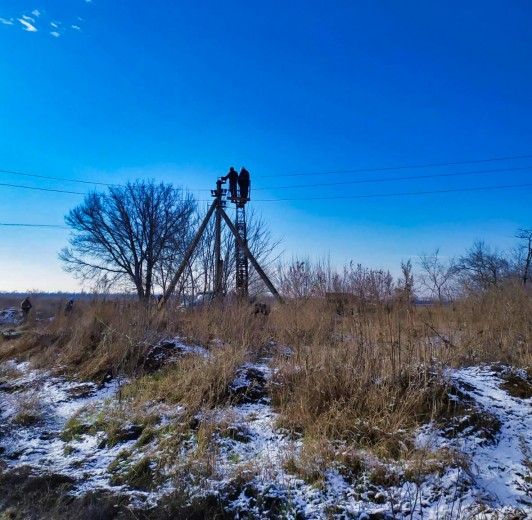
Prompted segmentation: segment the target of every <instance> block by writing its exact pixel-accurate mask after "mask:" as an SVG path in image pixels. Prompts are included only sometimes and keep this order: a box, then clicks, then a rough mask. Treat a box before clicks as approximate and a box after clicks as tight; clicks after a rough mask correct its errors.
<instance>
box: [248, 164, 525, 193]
mask: <svg viewBox="0 0 532 520" xmlns="http://www.w3.org/2000/svg"><path fill="white" fill-rule="evenodd" d="M530 169H532V166H522V167H519V168H500V169H497V170H477V171H474V172H460V173H435V174H432V175H411V176H408V177H387V178H384V179H362V180H356V181H340V182H325V183H315V184H295V185H292V186H273V187H271V188H254V189H253V191H262V190H285V189H290V188H316V187H321V186H341V185H346V184H366V183H373V182H386V181H405V180H412V179H434V178H437V177H459V176H463V175H476V174H479V173H496V172H509V171H518V170H530Z"/></svg>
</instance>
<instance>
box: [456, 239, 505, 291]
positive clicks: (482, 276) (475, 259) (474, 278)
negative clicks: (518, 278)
mask: <svg viewBox="0 0 532 520" xmlns="http://www.w3.org/2000/svg"><path fill="white" fill-rule="evenodd" d="M456 268H457V273H458V277H459V280H460V283H461V284H462V286H463V287H464V288H465V289H466V290H467V291H468V292H473V293H478V292H481V291H485V290H487V289H490V288H492V287H497V286H499V285H500V284H501V283H503V282H504V281H505V280H507V279H508V277H509V274H510V263H509V262H508V259H507V258H506V257H505V256H504V255H503V254H502V253H500V252H498V251H496V250H491V248H490V247H489V246H487V245H486V244H485V243H484V242H475V244H474V245H473V247H472V248H471V249H469V251H468V252H467V254H466V255H465V256H462V257H460V259H459V260H458V262H457V264H456Z"/></svg>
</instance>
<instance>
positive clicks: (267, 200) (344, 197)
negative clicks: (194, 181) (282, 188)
mask: <svg viewBox="0 0 532 520" xmlns="http://www.w3.org/2000/svg"><path fill="white" fill-rule="evenodd" d="M529 186H532V183H529V184H507V185H501V186H483V187H475V188H450V189H447V190H430V191H409V192H402V193H375V194H370V195H332V196H330V197H293V198H290V197H288V198H281V199H253V200H254V201H255V202H281V201H289V200H294V201H295V200H301V201H304V200H340V199H371V198H377V197H402V196H405V195H430V194H435V193H457V192H466V191H487V190H502V189H508V188H524V187H529Z"/></svg>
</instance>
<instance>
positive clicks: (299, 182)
mask: <svg viewBox="0 0 532 520" xmlns="http://www.w3.org/2000/svg"><path fill="white" fill-rule="evenodd" d="M531 15H532V5H531V4H530V3H529V2H524V1H510V2H506V3H504V5H502V4H501V3H500V2H495V1H483V2H480V1H476V0H473V1H471V2H467V3H465V4H464V3H463V2H462V3H459V2H450V3H446V4H445V5H443V4H442V5H438V4H435V3H432V2H425V3H419V2H406V3H405V2H400V1H399V0H397V1H396V0H393V1H391V2H381V1H377V2H367V3H363V2H350V1H332V2H328V3H327V4H319V3H315V2H310V3H309V2H303V1H302V0H301V1H299V0H297V1H295V2H288V3H286V2H280V1H277V0H273V1H272V2H268V3H262V4H259V3H257V2H244V1H229V2H224V3H223V4H220V3H219V2H214V1H212V0H211V1H201V0H200V1H199V2H195V3H193V4H188V5H187V4H183V3H181V2H176V3H171V2H163V1H161V0H155V1H154V2H151V3H150V4H149V5H148V4H146V3H145V2H139V1H136V0H129V1H128V2H125V1H124V0H118V1H116V2H104V1H101V0H92V1H91V2H88V1H87V0H71V1H70V2H64V1H60V0H41V2H40V3H39V4H35V3H32V1H31V0H29V1H28V0H16V1H15V0H6V1H4V2H3V3H2V5H1V6H0V44H1V45H2V48H4V49H6V50H7V49H8V50H9V52H7V51H6V52H5V53H4V54H3V56H2V69H3V78H4V79H3V81H2V82H0V95H1V97H2V100H3V102H2V117H1V118H0V132H1V135H2V139H0V195H1V201H2V203H1V204H0V291H1V290H4V291H14V290H17V291H21V292H24V291H29V290H43V291H57V290H65V291H72V292H74V291H79V290H81V288H82V286H81V285H80V283H79V282H78V281H77V280H74V279H73V278H72V276H71V275H70V274H68V273H65V272H64V271H63V270H62V266H61V263H60V261H59V259H58V256H57V255H58V251H59V250H60V249H61V248H63V247H65V246H66V245H67V240H68V236H69V229H68V227H67V226H66V225H65V223H64V216H65V215H66V214H67V213H68V212H69V210H70V209H72V208H74V207H75V206H77V205H78V204H80V203H81V202H82V201H83V199H84V196H85V195H86V194H87V193H89V192H91V191H106V190H108V189H109V188H110V187H112V186H116V185H124V184H126V183H127V182H130V181H135V180H137V179H155V180H157V181H161V182H167V183H172V184H173V185H174V186H175V187H176V188H178V189H183V190H185V191H186V192H189V193H190V194H192V195H194V196H195V197H196V198H197V199H198V200H199V201H202V202H200V207H201V206H202V205H205V206H206V205H207V204H208V203H209V202H210V201H209V198H210V195H209V192H210V190H211V189H212V188H214V187H215V182H216V180H217V179H218V178H219V177H220V176H223V175H225V174H226V173H227V171H228V170H229V167H230V166H234V167H235V168H236V169H237V170H238V169H240V167H241V166H245V167H246V168H247V169H248V170H249V171H250V173H251V202H250V206H251V207H253V208H254V210H255V211H257V212H259V213H261V214H262V217H263V219H264V221H265V222H266V223H267V225H268V226H269V228H270V230H271V233H272V235H273V236H274V237H275V238H282V246H281V248H282V249H283V250H284V255H283V258H284V259H285V260H286V261H289V260H291V259H292V258H294V257H305V258H306V257H309V258H323V257H328V258H329V259H330V261H331V263H332V264H333V265H335V266H337V267H341V266H342V265H343V264H345V263H347V262H350V261H354V262H356V263H361V264H363V265H364V266H367V267H374V268H379V269H390V270H391V271H392V273H394V274H395V273H397V272H398V270H399V266H400V263H401V261H402V260H407V259H408V258H412V260H413V262H414V264H415V262H416V259H417V258H418V256H419V255H420V254H422V253H430V252H431V251H433V250H434V249H436V248H439V249H440V253H441V254H442V255H444V256H448V257H453V256H460V255H461V254H464V253H465V251H466V250H467V248H469V247H470V246H471V245H472V244H473V242H474V241H477V240H485V241H486V243H488V244H490V245H492V246H493V247H496V248H499V249H510V248H512V247H513V245H514V243H515V238H514V236H515V234H516V231H517V230H518V229H519V228H530V227H532V222H531V221H530V216H529V213H530V212H529V206H530V196H531V194H532V175H531V174H532V145H531V143H532V127H531V125H530V121H531V120H532V117H531V116H532V97H531V96H530V91H531V90H532V59H531V58H532V56H531V54H532V33H531V32H530V31H529V20H530V19H531ZM21 20H22V21H21ZM162 20H164V23H161V21H162ZM84 288H86V289H89V288H90V286H84Z"/></svg>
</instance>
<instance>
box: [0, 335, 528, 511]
mask: <svg viewBox="0 0 532 520" xmlns="http://www.w3.org/2000/svg"><path fill="white" fill-rule="evenodd" d="M212 348H216V346H215V345H213V346H212ZM208 352H209V350H208V349H204V348H202V347H196V346H188V345H185V344H184V343H183V342H181V341H180V340H179V339H178V338H175V339H173V340H170V341H167V342H164V344H163V345H162V346H161V348H159V349H155V350H154V353H153V360H152V361H154V362H155V363H156V364H157V363H159V362H161V363H165V362H172V361H175V360H176V359H178V357H179V356H180V355H183V354H187V355H199V356H208V355H209V354H208ZM271 370H272V369H271V368H270V363H269V360H268V359H263V360H261V361H260V362H257V363H247V364H246V365H244V366H243V367H242V368H241V370H240V371H239V373H238V375H237V378H236V379H235V381H234V382H233V383H232V385H231V392H232V393H233V395H234V396H235V399H234V404H233V405H232V406H227V407H224V408H220V409H215V410H212V411H210V412H208V413H205V414H204V415H203V416H202V417H198V419H199V420H200V421H202V422H203V423H204V424H205V423H208V422H209V421H212V422H213V423H216V424H225V425H226V426H225V430H224V431H221V430H220V429H219V428H218V429H213V433H212V445H213V454H212V456H213V466H214V469H213V471H212V474H211V475H210V476H208V477H206V478H205V479H203V480H202V481H201V482H196V483H191V486H190V489H189V492H192V493H194V492H197V493H198V494H201V493H208V492H210V493H215V494H216V493H219V494H220V496H222V495H224V494H225V496H224V497H223V498H224V501H225V503H226V511H227V513H228V514H230V515H232V517H234V518H244V517H246V518H247V517H249V516H250V515H252V516H253V517H257V518H260V517H267V516H268V514H271V515H273V514H274V513H273V512H275V511H277V513H276V514H278V517H282V518H309V519H322V518H323V519H325V518H361V519H362V518H368V519H370V518H415V519H421V518H428V519H437V518H441V519H443V518H451V519H461V518H493V519H495V518H504V517H508V518H516V519H517V518H532V489H531V488H532V462H531V461H530V459H527V457H531V451H532V413H531V412H532V410H531V407H532V399H530V398H520V397H512V396H511V395H510V394H508V392H507V391H505V390H504V389H503V388H502V387H501V385H502V384H503V383H504V380H503V379H502V377H501V370H500V369H498V370H495V369H492V368H490V367H487V366H480V367H478V366H477V367H466V368H460V369H457V370H454V371H450V372H449V377H450V379H451V381H452V383H453V384H452V387H453V388H454V390H455V392H454V393H453V395H452V396H451V397H452V399H454V400H456V401H457V403H459V404H460V406H461V410H462V412H463V413H462V414H461V415H457V416H456V417H455V418H453V419H452V420H451V419H450V420H449V423H448V424H443V425H442V424H441V422H440V423H439V424H437V423H431V424H427V425H425V426H423V427H422V428H420V429H419V430H418V431H417V432H415V439H416V444H417V445H418V447H420V448H426V450H427V453H428V455H427V457H430V453H433V452H435V451H436V450H440V452H441V451H442V450H443V451H447V452H448V453H449V454H450V455H449V460H450V461H451V460H452V461H458V462H457V463H451V462H450V463H449V465H448V467H446V468H445V469H444V470H443V471H439V472H438V471H433V472H427V473H425V474H423V475H421V476H420V478H418V479H412V478H410V480H409V479H408V478H407V475H408V472H407V470H408V467H407V464H406V463H400V462H398V463H390V462H387V463H383V462H381V461H378V460H376V459H375V458H373V457H372V456H370V455H369V454H365V453H363V452H360V457H361V460H363V462H364V466H365V470H364V471H363V472H362V474H360V475H359V476H358V477H357V479H356V481H354V480H353V479H352V478H349V477H348V476H346V475H345V473H342V471H340V468H338V467H323V468H322V473H323V475H324V478H323V479H321V480H320V481H319V482H314V483H309V482H308V481H305V480H304V479H303V478H302V477H301V476H299V475H297V474H295V473H294V472H293V471H292V469H291V466H290V464H289V461H290V460H291V459H296V460H297V457H298V455H299V454H300V452H301V449H302V440H301V439H300V438H298V437H297V436H294V435H290V434H289V432H287V431H285V430H283V429H280V428H278V427H277V422H278V415H277V414H276V412H275V411H274V410H273V409H272V406H271V404H270V401H269V397H268V395H267V385H268V381H269V378H270V375H271ZM118 387H119V382H116V381H111V382H108V383H107V384H105V385H100V386H98V385H95V384H93V383H80V382H76V381H69V380H67V379H65V378H60V377H53V376H51V375H50V374H49V373H46V372H43V371H38V370H34V369H32V368H31V366H30V365H29V364H28V363H16V362H13V361H10V362H7V363H5V364H3V365H0V421H1V422H0V460H3V461H4V462H5V463H6V464H7V469H8V470H9V469H13V468H16V467H19V466H22V465H29V466H31V467H32V468H33V470H34V471H35V472H36V473H39V472H41V473H59V474H62V475H67V476H69V477H72V478H73V479H75V482H76V485H75V490H74V491H73V492H74V493H76V494H83V493H85V492H86V491H87V490H94V489H99V488H100V489H107V490H113V491H116V492H120V493H122V494H124V493H129V494H130V497H131V504H132V505H133V506H135V507H149V506H153V505H154V504H155V503H156V502H157V500H160V499H161V496H162V495H164V494H167V493H171V492H172V490H173V489H174V488H175V481H174V482H172V471H171V468H167V475H168V480H167V481H166V482H164V483H163V484H161V487H160V488H159V489H156V490H154V491H139V490H138V489H132V488H128V487H127V486H125V485H121V486H113V485H111V484H110V477H111V473H110V471H109V465H110V464H111V463H112V462H113V460H115V459H116V457H117V456H118V455H119V453H121V452H122V453H123V452H124V450H126V449H130V452H131V451H133V452H134V450H137V452H138V453H137V456H136V457H133V460H139V458H140V457H141V456H142V450H143V449H144V450H146V453H148V452H149V454H150V456H153V455H154V454H156V453H157V450H158V449H159V447H158V446H157V444H156V443H157V441H153V442H152V443H147V444H146V446H145V447H142V446H141V447H139V446H138V444H137V445H136V446H135V447H134V445H135V442H136V441H135V439H134V438H131V439H129V440H124V441H123V442H119V443H118V444H116V445H114V446H111V447H109V446H107V445H106V444H105V442H102V441H103V439H104V437H103V433H102V432H97V431H94V432H89V431H83V432H81V433H80V434H79V435H77V436H75V438H71V439H66V440H62V439H61V433H62V432H63V431H64V427H65V424H66V423H67V421H68V420H69V419H70V418H71V417H73V416H74V415H76V414H77V413H79V412H80V410H82V409H83V410H87V409H89V410H91V413H93V414H97V413H98V412H101V410H104V409H105V406H106V400H107V406H109V402H113V400H115V399H116V396H115V394H116V392H117V390H118ZM109 400H111V401H109ZM154 410H156V408H155V407H154ZM160 412H161V413H160V417H161V424H167V423H168V422H171V421H173V420H176V417H178V416H179V413H180V409H179V407H176V409H175V410H174V411H173V412H172V411H171V410H168V409H167V408H165V409H164V410H163V409H162V408H161V409H160ZM24 414H26V415H24ZM32 414H33V415H32ZM472 418H474V420H473V419H472ZM63 438H64V435H63ZM194 448H195V441H194V439H193V438H192V439H191V440H190V442H189V444H188V448H187V447H185V448H184V449H183V452H182V455H183V456H184V457H186V456H187V453H192V451H193V449H194ZM139 450H140V451H139ZM187 450H188V451H187ZM372 468H373V469H375V468H380V469H381V470H383V471H384V472H385V473H386V472H388V471H389V472H391V473H393V474H395V475H398V478H397V481H396V482H391V484H390V485H387V486H385V485H383V484H382V483H378V482H375V481H374V480H373V481H372V479H371V471H372ZM238 475H240V476H241V477H244V478H243V483H242V484H240V486H239V487H237V488H235V486H234V485H233V489H236V491H235V492H234V493H232V494H231V493H229V494H228V491H227V490H228V489H229V488H231V486H232V482H234V481H235V478H236V477H237V476H238ZM173 478H175V476H174V477H173ZM195 487H196V488H195ZM229 495H231V496H229ZM268 511H269V513H268V514H266V512H268ZM263 515H265V516H263ZM505 515H506V516H505ZM512 515H513V516H512Z"/></svg>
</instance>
